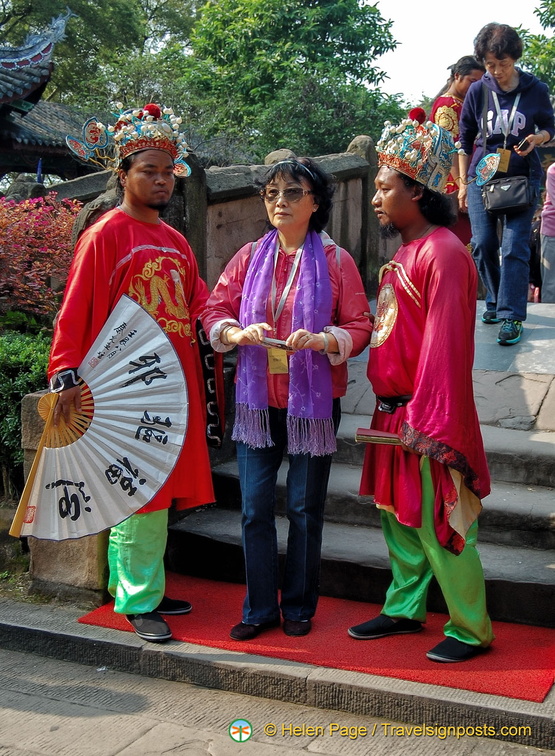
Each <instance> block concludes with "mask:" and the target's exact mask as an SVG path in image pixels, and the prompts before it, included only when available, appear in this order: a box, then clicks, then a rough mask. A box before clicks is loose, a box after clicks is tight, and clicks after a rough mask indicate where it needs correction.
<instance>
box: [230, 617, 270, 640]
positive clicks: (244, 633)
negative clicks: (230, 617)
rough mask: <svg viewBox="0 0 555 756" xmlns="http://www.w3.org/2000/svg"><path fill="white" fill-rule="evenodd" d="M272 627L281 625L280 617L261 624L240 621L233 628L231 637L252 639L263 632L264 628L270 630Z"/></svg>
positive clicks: (234, 638)
mask: <svg viewBox="0 0 555 756" xmlns="http://www.w3.org/2000/svg"><path fill="white" fill-rule="evenodd" d="M272 627H279V620H278V619H277V620H272V621H271V622H261V623H260V625H248V624H247V623H246V622H239V624H238V625H234V626H233V627H232V628H231V632H230V633H229V637H230V638H233V640H238V641H245V640H252V639H253V638H256V637H257V635H260V633H263V632H264V630H270V629H271V628H272Z"/></svg>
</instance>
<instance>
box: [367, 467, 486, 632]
mask: <svg viewBox="0 0 555 756" xmlns="http://www.w3.org/2000/svg"><path fill="white" fill-rule="evenodd" d="M421 476H422V526H421V527H420V528H409V527H407V526H406V525H401V524H400V523H399V522H398V521H397V519H396V517H395V515H393V514H391V513H390V512H386V511H382V513H381V517H382V527H383V532H384V536H385V540H386V543H387V546H388V548H389V556H390V559H391V569H392V572H393V582H392V583H391V585H390V586H389V588H388V590H387V595H386V600H385V605H384V608H383V614H385V615H387V616H388V617H406V618H408V619H414V620H418V621H420V622H424V621H425V620H426V596H427V593H428V586H429V584H430V580H431V579H432V575H435V577H436V580H437V582H438V583H439V586H440V588H441V591H442V593H443V597H444V598H445V602H446V604H447V609H448V611H449V617H450V618H449V621H448V622H447V623H446V625H445V627H444V632H445V635H447V636H451V637H453V638H457V640H460V641H463V642H464V643H469V644H470V645H472V646H484V647H486V646H489V644H490V643H491V642H492V640H493V638H494V636H493V631H492V627H491V622H490V619H489V616H488V613H487V610H486V592H485V583H484V573H483V570H482V564H481V562H480V556H479V554H478V552H477V550H476V538H477V535H478V522H477V521H476V522H474V523H473V525H472V526H471V527H470V529H469V531H468V533H467V538H466V545H465V547H464V549H463V551H462V553H461V554H459V556H455V555H454V554H452V553H451V552H449V551H447V550H446V549H444V548H443V547H442V546H440V544H439V542H438V540H437V537H436V534H435V529H434V498H435V492H434V488H433V483H432V476H431V473H430V462H429V460H428V459H427V458H424V460H423V464H422V472H421Z"/></svg>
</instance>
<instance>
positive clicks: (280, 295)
mask: <svg viewBox="0 0 555 756" xmlns="http://www.w3.org/2000/svg"><path fill="white" fill-rule="evenodd" d="M333 188H334V187H333V184H332V181H331V178H330V177H329V176H327V175H326V174H325V173H324V172H323V171H322V170H321V169H320V168H319V167H318V166H317V165H316V164H315V163H314V162H313V161H312V160H310V159H308V158H299V159H297V158H291V159H287V160H283V161H281V162H279V163H276V164H274V165H273V166H272V167H271V168H270V169H269V171H268V173H267V175H266V178H265V181H264V182H263V185H262V189H261V192H260V195H261V197H262V199H263V201H264V203H265V206H266V211H267V213H268V218H269V221H270V224H271V226H272V230H271V231H270V232H269V233H267V234H266V235H265V236H264V237H263V238H262V239H259V240H258V241H257V242H254V243H249V244H246V245H245V246H244V247H242V248H241V249H240V250H239V252H237V254H236V255H235V257H234V258H233V259H232V260H231V261H230V262H229V264H228V265H227V267H226V269H225V271H224V272H223V273H222V275H221V277H220V279H219V281H218V283H217V284H216V287H215V289H214V291H213V293H212V295H211V297H210V299H209V300H208V303H207V308H206V311H205V314H204V317H203V324H204V327H205V329H206V331H207V333H209V334H210V340H211V342H212V345H213V347H214V349H216V350H217V351H220V352H225V351H228V350H230V349H232V348H233V347H234V346H236V345H237V346H238V359H237V377H236V416H235V425H234V428H233V436H232V437H233V439H234V440H235V441H236V442H237V461H238V466H239V477H240V483H241V494H242V511H243V517H242V529H243V549H244V554H245V566H246V577H247V595H246V598H245V602H244V605H243V620H242V622H240V623H239V624H237V625H235V627H233V628H232V630H231V633H230V635H231V637H232V638H234V639H235V640H250V639H252V638H255V637H256V636H257V635H259V633H261V632H262V631H264V630H267V629H270V628H273V627H278V626H279V625H280V609H281V614H282V615H283V619H284V623H283V631H284V632H285V633H286V634H287V635H293V636H301V635H306V634H307V633H309V632H310V630H311V619H312V617H313V616H314V613H315V611H316V605H317V603H318V587H319V574H320V551H321V541H322V527H323V520H324V504H325V498H326V492H327V485H328V478H329V472H330V466H331V455H332V453H333V452H334V451H335V434H336V432H337V427H338V425H339V420H340V414H341V409H340V403H339V397H341V396H343V395H344V394H345V391H346V388H347V365H346V360H347V358H348V357H351V356H354V355H357V354H359V353H360V352H361V351H362V350H363V349H364V348H365V347H366V345H367V344H368V342H369V339H370V331H371V325H370V321H369V319H368V316H367V314H366V313H367V312H368V309H369V308H368V300H367V297H366V295H365V293H364V289H363V286H362V281H361V279H360V275H359V273H358V270H357V268H356V265H355V263H354V260H353V259H352V257H351V256H350V255H349V254H348V252H346V251H345V250H343V249H340V248H339V247H337V245H336V244H335V242H333V241H332V240H331V239H330V237H329V236H328V235H327V234H325V233H323V228H324V226H325V225H326V223H327V221H328V217H329V214H330V210H331V205H332V202H331V198H332V195H333ZM285 451H287V454H288V457H289V470H288V473H287V518H288V520H289V535H288V540H287V554H286V560H285V568H284V573H283V577H282V581H281V601H280V600H279V597H278V548H277V536H276V526H275V517H274V506H275V486H276V480H277V474H278V470H279V468H280V466H281V463H282V461H283V455H284V452H285Z"/></svg>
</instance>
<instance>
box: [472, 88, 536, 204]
mask: <svg viewBox="0 0 555 756" xmlns="http://www.w3.org/2000/svg"><path fill="white" fill-rule="evenodd" d="M482 94H483V103H484V104H483V109H482V144H483V146H484V155H486V139H487V128H486V120H487V109H488V93H487V88H486V86H485V84H482ZM517 97H518V98H520V95H517ZM517 104H518V99H517V100H516V102H515V108H516V105H517ZM482 201H483V203H484V208H485V209H486V210H487V211H488V212H489V213H493V214H494V215H512V214H513V213H520V212H522V211H523V210H526V209H527V208H528V207H530V206H531V204H532V192H531V189H530V184H529V181H528V176H506V177H505V178H500V179H494V180H493V181H487V182H486V183H485V184H484V185H483V186H482Z"/></svg>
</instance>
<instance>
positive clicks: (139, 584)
mask: <svg viewBox="0 0 555 756" xmlns="http://www.w3.org/2000/svg"><path fill="white" fill-rule="evenodd" d="M167 538H168V510H167V509H162V510H160V511H158V512H149V513H147V514H135V515H131V517H129V518H128V519H127V520H124V521H123V522H122V523H120V525H117V526H116V527H115V528H112V529H111V531H110V538H109V541H108V566H109V568H110V577H109V580H108V590H109V592H110V594H111V595H112V596H114V598H115V606H114V611H115V612H117V613H118V614H145V613H146V612H152V611H154V609H156V607H157V606H158V604H159V603H160V601H161V600H162V598H163V596H164V590H165V587H166V575H165V570H164V552H165V550H166V541H167Z"/></svg>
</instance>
